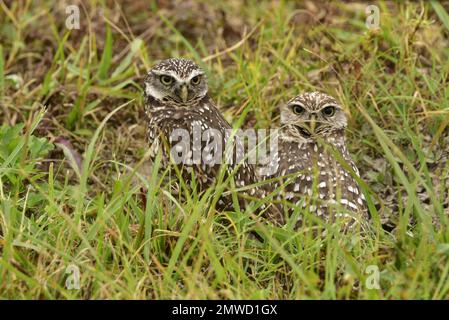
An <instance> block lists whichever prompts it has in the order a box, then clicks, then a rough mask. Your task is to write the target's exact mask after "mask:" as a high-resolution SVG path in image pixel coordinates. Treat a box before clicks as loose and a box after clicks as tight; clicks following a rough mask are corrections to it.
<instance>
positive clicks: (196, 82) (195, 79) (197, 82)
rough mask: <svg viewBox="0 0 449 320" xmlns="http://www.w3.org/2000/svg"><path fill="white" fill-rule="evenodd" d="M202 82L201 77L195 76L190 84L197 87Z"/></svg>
mask: <svg viewBox="0 0 449 320" xmlns="http://www.w3.org/2000/svg"><path fill="white" fill-rule="evenodd" d="M200 82H201V77H200V76H195V77H193V78H192V79H190V83H191V84H194V85H197V84H199V83H200Z"/></svg>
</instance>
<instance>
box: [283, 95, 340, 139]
mask: <svg viewBox="0 0 449 320" xmlns="http://www.w3.org/2000/svg"><path fill="white" fill-rule="evenodd" d="M346 125H347V118H346V114H345V112H344V111H343V108H342V107H341V106H340V104H339V103H338V102H337V100H335V99H334V98H332V97H331V96H328V95H327V94H324V93H321V92H307V93H303V94H300V95H298V96H296V97H295V98H293V99H291V100H290V101H289V102H287V104H286V105H285V106H283V107H282V110H281V126H282V127H283V131H284V132H285V133H286V134H287V135H288V136H289V137H290V138H293V139H295V138H296V139H297V138H300V139H305V140H309V139H314V138H317V137H321V138H324V137H327V136H330V135H332V134H334V133H336V132H337V131H341V130H344V129H345V128H346Z"/></svg>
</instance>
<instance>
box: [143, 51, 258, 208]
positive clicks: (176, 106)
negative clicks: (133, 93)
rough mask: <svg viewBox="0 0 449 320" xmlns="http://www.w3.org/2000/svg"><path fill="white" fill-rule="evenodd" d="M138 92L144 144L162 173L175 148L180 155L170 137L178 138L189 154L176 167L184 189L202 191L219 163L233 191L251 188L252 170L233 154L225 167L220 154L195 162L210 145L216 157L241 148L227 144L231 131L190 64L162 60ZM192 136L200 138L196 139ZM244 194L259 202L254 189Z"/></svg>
mask: <svg viewBox="0 0 449 320" xmlns="http://www.w3.org/2000/svg"><path fill="white" fill-rule="evenodd" d="M144 91H145V112H146V115H147V120H148V140H149V142H150V148H151V157H152V159H153V160H154V159H155V157H156V155H157V153H158V152H159V151H161V153H162V167H167V166H170V165H173V158H175V157H176V152H177V151H182V150H178V148H180V149H183V145H180V143H179V142H180V139H179V137H174V135H173V133H184V134H186V135H187V142H186V144H188V145H189V147H190V148H188V149H189V151H188V152H185V154H184V155H183V158H182V161H181V162H180V163H176V165H178V167H179V169H180V170H181V173H182V177H183V179H184V181H185V182H186V184H188V185H189V184H192V182H194V183H193V184H194V185H195V186H197V190H198V191H200V192H201V191H203V190H205V189H207V188H208V187H210V186H211V185H213V184H214V183H215V182H216V180H217V178H218V175H219V172H220V168H221V165H222V164H223V163H226V165H227V167H226V169H225V175H224V179H226V178H227V177H228V176H229V175H233V178H234V181H235V185H236V187H237V188H243V187H246V186H248V185H252V184H255V183H257V178H256V175H255V173H254V170H255V169H254V167H253V165H252V164H249V163H248V161H246V159H245V157H242V156H241V155H239V154H237V152H235V153H234V155H233V156H231V157H232V158H231V160H230V161H224V160H223V159H225V158H226V155H224V154H222V156H221V158H220V157H219V158H220V159H222V161H221V162H219V163H217V161H210V162H208V160H210V158H211V156H210V155H208V156H206V157H205V158H204V157H202V156H201V155H202V154H203V152H204V151H205V150H206V149H207V148H208V147H209V146H210V145H211V144H210V142H211V141H212V140H219V142H220V145H221V146H222V147H223V148H222V149H221V150H215V151H217V152H220V151H221V152H223V153H224V150H225V147H228V146H229V145H231V146H232V147H233V148H232V149H233V150H242V149H243V148H242V146H241V145H238V146H237V144H239V143H241V142H240V141H239V140H235V139H232V138H231V131H230V130H231V129H232V127H231V126H230V124H229V123H228V122H227V121H226V120H225V119H224V117H223V116H222V115H221V113H220V112H219V111H218V109H217V108H216V106H215V104H214V102H213V100H212V99H211V98H210V97H209V94H208V85H207V77H206V74H205V72H204V71H203V70H202V69H201V68H200V67H199V66H198V65H197V64H196V63H194V62H193V61H191V60H188V59H183V58H172V59H167V60H163V61H162V62H160V63H158V64H156V65H155V66H154V67H153V68H152V69H151V70H150V71H149V72H148V74H147V76H146V77H145V80H144ZM198 131H199V132H200V134H196V132H198ZM199 149H200V150H199ZM174 153H175V154H174ZM212 153H213V152H211V154H212ZM195 155H199V157H195ZM214 156H215V155H214ZM193 180H195V181H193ZM247 192H248V194H249V196H263V195H262V194H260V192H262V191H260V189H259V188H258V187H251V188H248V191H247ZM228 200H230V199H228ZM226 201H227V200H226V199H224V198H223V199H220V201H219V204H221V205H222V206H224V207H226V203H223V202H226Z"/></svg>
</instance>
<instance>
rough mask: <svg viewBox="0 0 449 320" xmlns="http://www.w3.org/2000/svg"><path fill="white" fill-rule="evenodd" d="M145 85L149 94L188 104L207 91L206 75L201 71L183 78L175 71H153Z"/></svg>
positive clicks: (165, 99) (157, 97)
mask: <svg viewBox="0 0 449 320" xmlns="http://www.w3.org/2000/svg"><path fill="white" fill-rule="evenodd" d="M145 86H146V88H145V92H146V94H147V95H149V96H152V97H154V98H156V99H158V100H161V101H174V102H176V103H177V104H186V103H188V102H190V101H192V100H194V99H197V98H201V97H203V96H205V94H206V93H207V84H206V79H205V76H204V74H203V73H202V72H199V71H194V72H192V73H191V74H190V75H189V76H188V77H186V78H181V77H179V76H178V75H177V74H175V73H173V72H160V71H152V76H151V77H149V80H148V81H146V82H145Z"/></svg>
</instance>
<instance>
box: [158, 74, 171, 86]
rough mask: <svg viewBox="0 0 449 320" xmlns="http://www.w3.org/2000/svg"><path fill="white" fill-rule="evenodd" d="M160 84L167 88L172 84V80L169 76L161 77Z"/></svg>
mask: <svg viewBox="0 0 449 320" xmlns="http://www.w3.org/2000/svg"><path fill="white" fill-rule="evenodd" d="M161 82H162V84H165V85H166V86H168V85H169V84H172V82H173V78H172V77H170V76H161Z"/></svg>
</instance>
